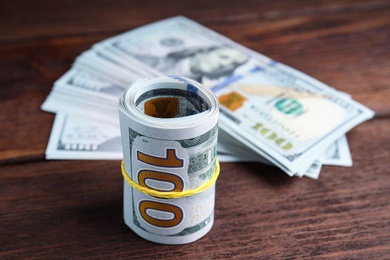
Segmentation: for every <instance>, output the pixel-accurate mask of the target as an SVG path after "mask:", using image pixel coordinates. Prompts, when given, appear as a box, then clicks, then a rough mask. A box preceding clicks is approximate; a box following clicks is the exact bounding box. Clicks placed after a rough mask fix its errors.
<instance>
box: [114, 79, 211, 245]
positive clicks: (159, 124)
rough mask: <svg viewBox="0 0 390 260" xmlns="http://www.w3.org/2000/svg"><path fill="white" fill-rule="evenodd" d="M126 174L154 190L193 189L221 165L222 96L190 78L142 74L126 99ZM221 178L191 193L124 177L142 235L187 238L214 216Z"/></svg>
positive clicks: (129, 218) (127, 207)
mask: <svg viewBox="0 0 390 260" xmlns="http://www.w3.org/2000/svg"><path fill="white" fill-rule="evenodd" d="M119 114H120V127H121V136H122V147H123V155H124V165H125V170H126V175H127V176H129V177H130V178H131V179H132V180H133V181H134V182H135V183H136V184H138V185H141V186H142V187H146V188H148V189H150V190H154V191H155V190H156V191H160V192H161V193H165V192H168V191H177V192H183V191H191V190H193V189H195V188H197V187H199V186H201V185H204V184H205V183H207V182H208V181H210V179H211V178H212V177H213V176H214V174H215V171H216V167H217V166H216V155H217V137H218V126H217V122H218V101H217V99H216V97H215V95H214V93H212V92H211V91H210V90H209V89H206V88H204V87H203V86H202V85H200V84H199V83H197V82H195V81H192V80H189V79H185V78H182V77H175V78H169V77H160V78H155V79H145V80H139V81H136V82H135V83H133V84H132V85H130V86H129V88H128V89H127V90H126V91H125V92H124V93H123V95H122V96H121V98H120V101H119ZM214 196H215V183H213V184H212V185H211V186H210V187H209V188H207V189H206V190H204V191H203V192H201V193H197V194H192V195H191V196H188V197H176V198H163V197H161V196H160V197H159V196H155V195H154V196H152V195H150V193H148V192H145V191H140V190H139V189H137V188H136V186H134V184H131V183H129V182H128V181H125V182H124V218H125V222H126V224H127V225H128V226H129V227H130V228H131V229H132V230H133V231H134V232H135V233H137V234H138V235H139V236H141V237H143V238H145V239H147V240H150V241H153V242H157V243H163V244H184V243H190V242H193V241H195V240H197V239H199V238H201V237H202V236H204V235H205V234H206V233H207V232H208V231H209V230H210V229H211V227H212V225H213V221H214Z"/></svg>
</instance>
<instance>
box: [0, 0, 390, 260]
mask: <svg viewBox="0 0 390 260" xmlns="http://www.w3.org/2000/svg"><path fill="white" fill-rule="evenodd" d="M175 15H184V16H187V17H189V18H191V19H194V20H196V21H198V22H199V23H201V24H203V25H205V26H207V27H209V28H211V29H213V30H215V31H217V32H219V33H221V34H223V35H226V36H227V37H229V38H231V39H233V40H234V41H236V42H238V43H240V44H242V45H244V46H247V47H249V48H251V49H253V50H255V51H258V52H260V53H262V54H265V55H267V56H269V57H271V58H273V59H275V60H277V61H280V62H282V63H285V64H287V65H290V66H292V67H294V68H297V69H299V70H301V71H303V72H305V73H307V74H309V75H311V76H313V77H315V78H317V79H319V80H321V81H323V82H325V83H326V84H329V85H331V86H333V87H335V88H336V89H338V90H341V91H346V92H348V93H350V94H351V95H352V97H353V98H354V99H355V100H357V101H359V102H361V103H363V104H364V105H366V106H368V107H370V108H371V109H373V110H374V111H375V112H376V115H375V117H374V119H372V120H370V121H368V122H365V123H363V124H361V125H359V126H358V127H356V128H354V129H353V130H351V131H350V132H349V133H348V141H349V145H350V149H351V154H352V157H353V161H354V165H353V166H352V167H335V166H333V167H332V166H324V167H323V168H322V171H321V176H320V178H319V180H311V179H308V178H302V179H299V178H290V177H288V176H287V175H286V174H284V173H283V172H282V171H281V170H279V169H277V168H274V167H270V166H266V165H262V164H255V163H222V164H221V175H220V178H219V179H218V182H217V192H216V207H215V223H214V227H213V228H212V230H211V231H210V232H209V233H208V234H207V235H206V236H205V237H203V238H202V239H200V240H199V241H197V242H195V243H191V244H188V245H181V246H166V245H159V244H154V243H150V242H148V241H145V240H143V239H142V238H140V237H138V236H137V235H136V234H134V233H133V232H132V231H131V230H130V229H129V228H128V227H127V226H126V225H125V224H124V223H123V217H122V192H123V190H122V189H123V188H122V185H123V180H122V177H121V174H120V168H119V167H120V165H119V162H118V161H46V160H45V156H44V152H45V149H46V145H47V141H48V138H49V135H50V130H51V125H52V122H53V118H54V116H53V115H52V114H49V113H46V112H42V111H41V110H40V105H41V104H42V102H43V101H44V99H45V98H46V96H47V94H48V93H49V92H50V89H51V87H52V85H53V82H54V81H55V80H56V79H58V78H59V77H60V76H61V75H62V74H63V73H65V72H66V71H67V70H68V69H69V68H70V66H71V64H72V63H73V61H74V59H75V58H76V57H77V56H78V55H79V54H80V53H81V52H83V51H85V50H87V49H89V48H90V47H91V45H92V44H93V43H96V42H98V41H101V40H103V39H105V38H107V37H109V36H112V35H116V34H118V33H121V32H123V31H127V30H129V29H132V28H135V27H138V26H141V25H143V24H147V23H150V22H153V21H156V20H159V19H163V18H166V17H170V16H175ZM389 17H390V2H389V1H379V0H378V1H376V0H373V1H353V0H346V1H336V0H331V1H319V2H318V1H317V2H316V1H306V0H305V1H274V2H271V1H254V0H253V1H249V0H248V1H219V0H218V1H206V0H202V1H201V0H199V1H172V0H166V1H157V0H147V1H125V0H123V1H103V0H98V1H82V2H80V1H73V0H72V1H70V0H68V1H47V0H42V1H20V0H16V1H15V0H14V1H2V2H1V3H0V22H1V23H0V24H1V26H0V91H1V92H0V104H1V110H0V122H1V131H0V259H74V258H76V259H77V258H94V259H116V258H131V259H133V258H134V259H149V258H151V259H166V258H173V259H194V258H199V259H226V258H234V259H390V257H389V256H390V200H389V198H390V170H389V169H390V161H389V159H388V158H390V137H389V136H390V118H389V116H390V102H389V100H390V87H389V79H390V70H389V67H390V29H389V28H390V18H389Z"/></svg>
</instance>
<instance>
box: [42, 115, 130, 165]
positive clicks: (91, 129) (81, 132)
mask: <svg viewBox="0 0 390 260" xmlns="http://www.w3.org/2000/svg"><path fill="white" fill-rule="evenodd" d="M46 158H47V159H72V160H87V159H88V160H121V159H122V158H123V155H122V145H121V138H120V130H119V128H118V127H116V126H113V125H109V124H107V123H104V122H101V121H98V120H94V119H90V118H88V117H87V118H86V117H82V116H77V115H67V114H63V113H57V114H56V117H55V120H54V124H53V128H52V131H51V134H50V139H49V143H48V145H47V149H46Z"/></svg>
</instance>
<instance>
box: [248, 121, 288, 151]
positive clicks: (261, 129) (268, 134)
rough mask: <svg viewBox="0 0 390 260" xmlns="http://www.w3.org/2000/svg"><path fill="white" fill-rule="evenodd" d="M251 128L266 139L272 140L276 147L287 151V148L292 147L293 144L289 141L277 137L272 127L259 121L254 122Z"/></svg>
mask: <svg viewBox="0 0 390 260" xmlns="http://www.w3.org/2000/svg"><path fill="white" fill-rule="evenodd" d="M251 128H252V129H253V130H255V131H256V132H258V133H260V134H261V135H262V136H264V137H265V138H267V139H268V140H271V141H273V142H274V143H275V144H276V146H277V147H279V148H281V149H283V150H285V151H288V150H290V149H292V148H293V145H292V144H291V143H290V142H289V141H287V140H286V139H284V138H281V137H278V135H277V134H276V132H274V131H273V130H272V129H269V128H267V127H265V126H264V125H263V124H261V123H256V124H255V125H254V126H252V127H251Z"/></svg>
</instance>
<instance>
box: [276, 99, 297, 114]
mask: <svg viewBox="0 0 390 260" xmlns="http://www.w3.org/2000/svg"><path fill="white" fill-rule="evenodd" d="M275 107H276V108H277V109H278V110H279V111H280V112H282V113H283V114H286V115H294V116H299V115H300V114H302V112H303V106H302V104H301V103H300V102H299V101H298V100H296V99H294V98H283V99H281V100H279V101H278V102H277V103H276V104H275Z"/></svg>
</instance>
